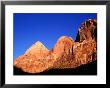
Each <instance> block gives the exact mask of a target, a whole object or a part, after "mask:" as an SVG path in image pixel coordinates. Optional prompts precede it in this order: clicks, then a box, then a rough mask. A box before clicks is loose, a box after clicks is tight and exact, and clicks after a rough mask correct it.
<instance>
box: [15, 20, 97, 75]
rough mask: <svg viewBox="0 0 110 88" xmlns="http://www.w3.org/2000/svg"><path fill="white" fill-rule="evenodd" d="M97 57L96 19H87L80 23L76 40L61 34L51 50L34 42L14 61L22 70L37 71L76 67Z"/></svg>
mask: <svg viewBox="0 0 110 88" xmlns="http://www.w3.org/2000/svg"><path fill="white" fill-rule="evenodd" d="M96 59H97V21H96V20H94V19H89V20H87V21H85V22H83V23H82V24H81V26H80V27H79V30H78V34H77V37H76V40H75V41H74V40H73V39H72V38H71V37H68V36H61V37H60V38H59V39H58V41H57V42H56V44H55V46H54V47H53V49H52V50H48V49H47V48H46V47H45V46H44V45H43V44H42V43H41V42H39V41H38V42H36V43H35V44H34V45H32V47H30V48H29V49H28V50H27V51H26V52H25V53H24V54H23V55H21V56H19V57H18V58H17V59H16V60H15V61H14V66H15V67H17V68H21V69H22V70H23V71H24V72H28V73H39V72H43V71H45V70H49V69H69V68H76V67H78V66H80V65H82V64H88V63H90V62H92V61H95V60H96Z"/></svg>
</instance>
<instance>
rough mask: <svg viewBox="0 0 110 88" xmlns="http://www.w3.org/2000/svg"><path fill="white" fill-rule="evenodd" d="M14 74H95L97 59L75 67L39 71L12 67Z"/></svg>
mask: <svg viewBox="0 0 110 88" xmlns="http://www.w3.org/2000/svg"><path fill="white" fill-rule="evenodd" d="M14 75H97V61H93V62H91V63H89V64H86V65H81V66H79V67H77V68H75V69H50V70H48V71H44V72H41V73H35V74H31V73H26V72H23V71H22V70H21V69H18V68H16V67H14Z"/></svg>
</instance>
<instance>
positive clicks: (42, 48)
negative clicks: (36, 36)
mask: <svg viewBox="0 0 110 88" xmlns="http://www.w3.org/2000/svg"><path fill="white" fill-rule="evenodd" d="M41 51H49V50H48V49H47V48H46V47H45V46H44V45H43V44H42V43H41V42H40V41H37V42H36V43H35V44H33V45H32V46H31V47H30V48H29V49H28V50H27V51H26V53H34V54H35V53H40V52H41Z"/></svg>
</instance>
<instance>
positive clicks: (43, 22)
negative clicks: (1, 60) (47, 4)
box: [13, 13, 97, 59]
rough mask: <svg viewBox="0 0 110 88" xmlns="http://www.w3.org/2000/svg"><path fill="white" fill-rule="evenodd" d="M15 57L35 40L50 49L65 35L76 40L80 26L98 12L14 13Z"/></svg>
mask: <svg viewBox="0 0 110 88" xmlns="http://www.w3.org/2000/svg"><path fill="white" fill-rule="evenodd" d="M13 17H14V56H13V57H14V59H15V58H17V57H18V56H20V55H22V54H23V53H24V52H25V51H26V50H27V49H28V48H29V47H31V46H32V45H33V44H34V43H35V42H37V41H41V42H42V43H43V44H44V45H45V46H46V47H47V48H48V49H49V50H50V49H52V48H53V47H54V45H55V43H56V42H57V40H58V38H59V37H61V36H63V35H65V36H69V37H72V38H73V40H75V38H76V35H77V32H78V28H79V26H80V25H81V23H82V22H83V21H85V20H87V19H89V18H90V19H97V14H96V13H14V14H13Z"/></svg>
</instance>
